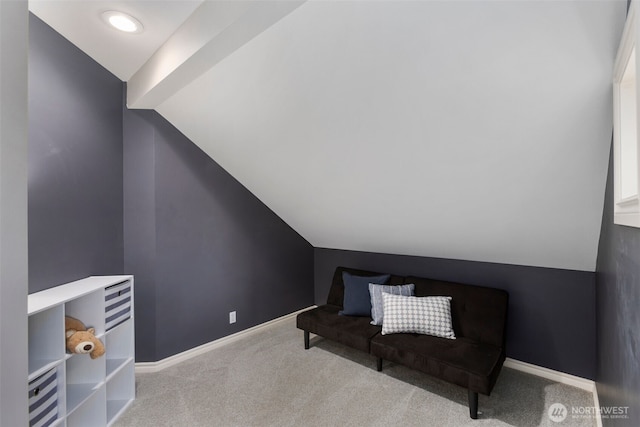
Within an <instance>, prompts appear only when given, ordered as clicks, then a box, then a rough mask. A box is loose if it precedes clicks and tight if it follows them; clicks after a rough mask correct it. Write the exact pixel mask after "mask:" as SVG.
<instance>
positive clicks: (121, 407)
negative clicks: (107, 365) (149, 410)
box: [107, 360, 136, 423]
mask: <svg viewBox="0 0 640 427" xmlns="http://www.w3.org/2000/svg"><path fill="white" fill-rule="evenodd" d="M135 386H136V384H135V375H134V361H133V360H130V361H129V362H127V364H126V365H124V366H122V367H121V369H118V371H117V372H116V373H114V375H113V377H112V378H111V379H109V380H108V381H107V422H108V423H112V422H113V421H115V419H116V418H117V417H118V416H119V415H120V414H121V413H122V412H124V411H125V409H127V408H128V407H129V405H131V403H133V396H134V395H135Z"/></svg>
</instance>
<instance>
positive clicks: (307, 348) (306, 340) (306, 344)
mask: <svg viewBox="0 0 640 427" xmlns="http://www.w3.org/2000/svg"><path fill="white" fill-rule="evenodd" d="M304 349H305V350H309V331H304Z"/></svg>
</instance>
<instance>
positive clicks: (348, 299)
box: [338, 271, 391, 316]
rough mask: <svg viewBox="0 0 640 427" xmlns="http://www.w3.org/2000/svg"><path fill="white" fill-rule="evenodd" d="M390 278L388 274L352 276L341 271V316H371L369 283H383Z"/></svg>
mask: <svg viewBox="0 0 640 427" xmlns="http://www.w3.org/2000/svg"><path fill="white" fill-rule="evenodd" d="M389 278H391V275H390V274H384V275H382V276H354V275H352V274H349V273H347V272H346V271H343V272H342V283H344V301H343V304H342V311H340V313H338V314H341V315H343V316H371V294H369V283H374V284H376V285H384V284H386V283H387V282H388V281H389Z"/></svg>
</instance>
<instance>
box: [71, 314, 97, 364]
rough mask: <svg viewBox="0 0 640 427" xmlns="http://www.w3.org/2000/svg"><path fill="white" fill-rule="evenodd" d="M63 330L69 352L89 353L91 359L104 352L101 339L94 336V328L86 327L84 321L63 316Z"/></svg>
mask: <svg viewBox="0 0 640 427" xmlns="http://www.w3.org/2000/svg"><path fill="white" fill-rule="evenodd" d="M64 330H65V335H66V337H67V350H69V351H70V352H71V353H78V354H86V353H89V356H91V358H92V359H96V358H98V357H100V356H102V355H103V354H104V351H105V350H104V345H103V344H102V341H100V340H99V339H98V338H96V336H95V333H96V330H95V328H89V329H87V328H86V327H85V326H84V323H82V322H81V321H79V320H78V319H74V318H73V317H70V316H65V318H64Z"/></svg>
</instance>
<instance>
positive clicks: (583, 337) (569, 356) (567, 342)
mask: <svg viewBox="0 0 640 427" xmlns="http://www.w3.org/2000/svg"><path fill="white" fill-rule="evenodd" d="M340 265H342V266H348V267H354V268H359V269H364V270H372V271H378V272H383V273H395V274H399V275H403V276H408V275H414V276H420V277H428V278H433V279H440V280H449V281H452V282H459V283H467V284H472V285H482V286H490V287H494V288H500V289H505V290H507V291H508V292H509V319H508V330H507V356H508V357H511V358H513V359H516V360H520V361H523V362H528V363H532V364H534V365H538V366H543V367H546V368H549V369H554V370H557V371H560V372H565V373H569V374H572V375H577V376H580V377H584V378H589V379H594V378H595V364H596V360H595V346H596V341H595V333H594V331H595V322H596V319H595V310H594V308H595V274H594V273H591V272H584V271H571V270H559V269H551V268H539V267H526V266H519V265H507V264H495V263H485V262H473V261H459V260H452V259H440V258H425V257H416V256H403V255H389V254H379V253H370V252H357V251H344V250H334V249H321V248H316V249H315V273H314V276H315V301H316V304H325V303H326V299H327V295H328V293H329V287H330V284H331V278H332V276H333V271H334V270H335V268H336V267H337V266H340Z"/></svg>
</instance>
